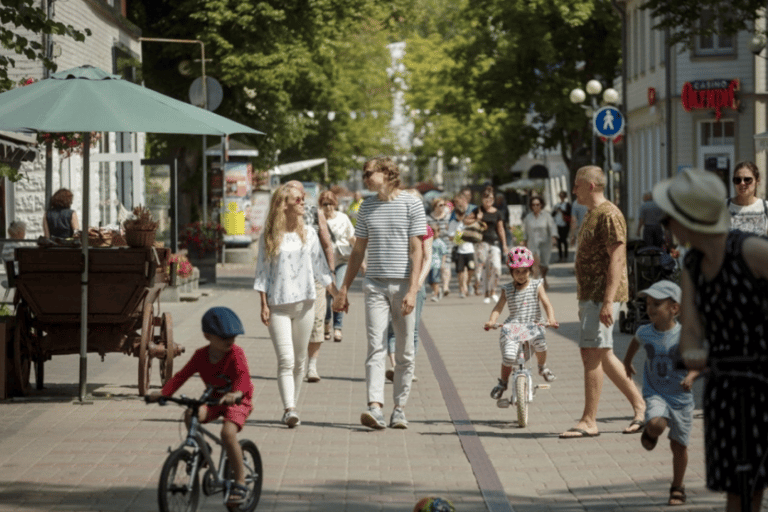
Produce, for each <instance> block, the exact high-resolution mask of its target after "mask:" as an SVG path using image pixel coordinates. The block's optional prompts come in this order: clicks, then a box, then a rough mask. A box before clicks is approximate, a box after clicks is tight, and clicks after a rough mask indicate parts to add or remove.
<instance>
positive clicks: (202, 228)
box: [179, 221, 226, 283]
mask: <svg viewBox="0 0 768 512" xmlns="http://www.w3.org/2000/svg"><path fill="white" fill-rule="evenodd" d="M225 233H226V231H225V229H224V226H222V225H221V224H219V223H217V222H211V221H209V222H202V221H197V222H192V223H190V224H187V225H186V226H184V229H183V230H182V231H181V233H179V244H180V246H181V247H182V248H185V249H186V250H187V258H189V261H190V262H191V263H192V264H193V265H194V266H196V267H197V268H198V269H199V270H200V278H201V279H203V280H206V281H210V282H213V283H215V282H216V257H217V255H218V253H219V250H220V249H221V248H222V247H223V246H224V234H225Z"/></svg>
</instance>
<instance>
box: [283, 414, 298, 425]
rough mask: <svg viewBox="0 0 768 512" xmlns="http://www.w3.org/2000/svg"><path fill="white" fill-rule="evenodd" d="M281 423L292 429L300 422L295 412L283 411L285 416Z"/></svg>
mask: <svg viewBox="0 0 768 512" xmlns="http://www.w3.org/2000/svg"><path fill="white" fill-rule="evenodd" d="M283 423H284V424H285V425H287V426H288V428H294V427H297V426H298V425H301V420H300V419H299V415H298V414H296V411H285V414H283Z"/></svg>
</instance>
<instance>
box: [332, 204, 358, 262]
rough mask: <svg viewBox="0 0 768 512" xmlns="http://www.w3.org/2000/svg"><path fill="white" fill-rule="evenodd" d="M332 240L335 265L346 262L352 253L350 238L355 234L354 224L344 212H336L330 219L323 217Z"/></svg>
mask: <svg viewBox="0 0 768 512" xmlns="http://www.w3.org/2000/svg"><path fill="white" fill-rule="evenodd" d="M325 221H326V222H327V223H328V230H329V231H330V232H331V235H332V236H331V239H332V240H333V258H334V260H335V261H336V265H339V264H340V263H346V262H347V260H349V255H350V254H352V244H351V243H350V239H351V238H352V237H353V236H355V226H353V225H352V221H351V220H350V219H349V217H348V216H347V214H346V213H341V212H336V213H335V215H334V216H333V218H332V219H329V218H328V217H326V218H325Z"/></svg>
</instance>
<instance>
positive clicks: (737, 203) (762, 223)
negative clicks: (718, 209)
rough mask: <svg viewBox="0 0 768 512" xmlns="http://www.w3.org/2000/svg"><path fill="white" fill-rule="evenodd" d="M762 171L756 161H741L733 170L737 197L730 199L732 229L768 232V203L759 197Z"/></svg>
mask: <svg viewBox="0 0 768 512" xmlns="http://www.w3.org/2000/svg"><path fill="white" fill-rule="evenodd" d="M758 183H760V171H759V170H758V169H757V165H755V163H754V162H740V163H738V164H736V167H735V169H734V171H733V188H734V189H735V190H736V197H732V198H730V199H728V211H729V212H730V214H731V229H738V230H739V231H743V232H745V233H754V234H756V235H765V234H766V233H768V203H766V201H765V199H760V198H758V197H757V184H758Z"/></svg>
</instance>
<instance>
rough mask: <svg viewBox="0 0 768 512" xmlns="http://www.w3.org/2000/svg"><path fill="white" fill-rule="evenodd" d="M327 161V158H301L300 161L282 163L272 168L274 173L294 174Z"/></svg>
mask: <svg viewBox="0 0 768 512" xmlns="http://www.w3.org/2000/svg"><path fill="white" fill-rule="evenodd" d="M325 162H327V159H326V158H315V159H314V160H301V161H300V162H291V163H289V164H282V165H278V166H277V167H275V168H274V169H273V170H272V175H274V176H285V175H286V174H293V173H295V172H299V171H303V170H304V169H309V168H311V167H315V166H316V165H322V164H324V163H325Z"/></svg>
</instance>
